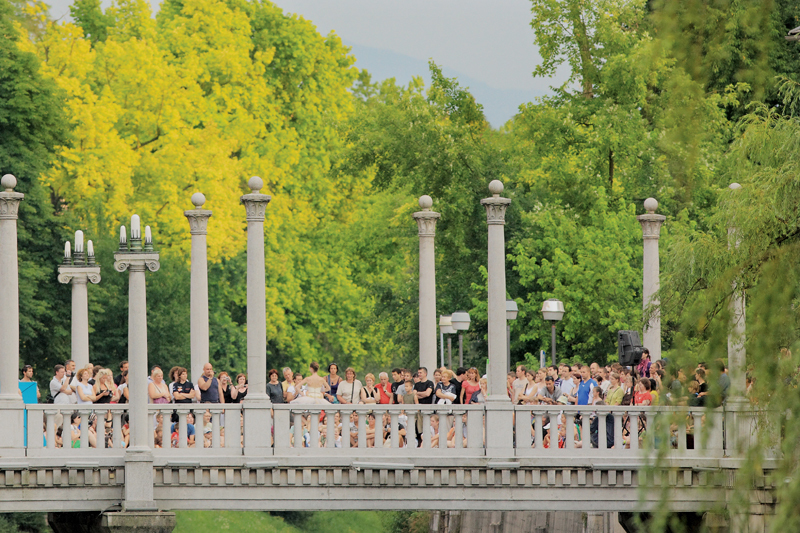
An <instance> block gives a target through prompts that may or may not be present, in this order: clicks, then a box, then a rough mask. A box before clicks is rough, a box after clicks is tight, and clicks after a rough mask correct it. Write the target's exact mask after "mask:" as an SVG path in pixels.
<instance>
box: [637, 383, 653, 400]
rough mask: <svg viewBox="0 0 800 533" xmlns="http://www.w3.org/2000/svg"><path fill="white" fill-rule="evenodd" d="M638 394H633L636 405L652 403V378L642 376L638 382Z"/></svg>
mask: <svg viewBox="0 0 800 533" xmlns="http://www.w3.org/2000/svg"><path fill="white" fill-rule="evenodd" d="M636 387H637V389H636V394H634V395H633V402H634V404H636V405H652V404H653V396H652V395H651V394H650V380H649V379H647V378H642V379H640V380H639V382H638V383H637V384H636Z"/></svg>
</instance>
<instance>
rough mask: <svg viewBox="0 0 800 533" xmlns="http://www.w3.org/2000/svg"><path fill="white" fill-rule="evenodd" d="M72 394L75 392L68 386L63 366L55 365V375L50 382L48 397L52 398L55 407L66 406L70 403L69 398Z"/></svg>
mask: <svg viewBox="0 0 800 533" xmlns="http://www.w3.org/2000/svg"><path fill="white" fill-rule="evenodd" d="M73 394H75V392H74V391H73V390H72V387H70V386H69V378H67V370H66V368H65V367H64V365H56V366H55V375H54V376H53V379H52V380H50V397H51V398H53V403H54V404H56V405H68V404H70V403H72V401H71V400H70V396H72V395H73Z"/></svg>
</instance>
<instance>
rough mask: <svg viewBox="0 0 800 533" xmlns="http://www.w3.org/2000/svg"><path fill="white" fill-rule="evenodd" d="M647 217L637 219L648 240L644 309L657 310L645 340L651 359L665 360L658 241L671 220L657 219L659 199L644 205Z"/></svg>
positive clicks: (645, 263)
mask: <svg viewBox="0 0 800 533" xmlns="http://www.w3.org/2000/svg"><path fill="white" fill-rule="evenodd" d="M644 208H645V210H647V213H646V214H644V215H639V216H637V217H636V219H637V220H638V221H639V224H641V225H642V238H643V240H644V261H643V267H642V308H643V309H644V310H645V311H646V310H647V308H648V307H650V306H653V312H652V313H651V315H650V320H649V321H648V322H647V326H646V327H645V328H644V332H643V333H644V338H643V339H642V341H643V343H644V346H645V348H647V349H648V350H650V359H651V360H652V361H656V360H658V359H661V311H660V310H659V308H658V306H659V303H660V302H659V301H658V298H657V297H656V293H657V292H658V288H659V285H660V284H659V260H658V239H659V237H660V236H661V225H662V224H663V223H664V221H665V220H666V219H667V217H665V216H664V215H656V209H658V202H657V201H656V199H655V198H648V199H647V200H645V201H644Z"/></svg>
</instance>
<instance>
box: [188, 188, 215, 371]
mask: <svg viewBox="0 0 800 533" xmlns="http://www.w3.org/2000/svg"><path fill="white" fill-rule="evenodd" d="M192 203H193V204H194V209H190V210H189V211H184V212H183V215H184V216H185V217H186V218H187V219H188V220H189V231H190V232H191V234H192V278H191V291H192V292H191V313H190V319H189V320H190V325H189V331H190V348H191V363H192V364H191V374H190V379H191V381H192V382H193V383H197V380H198V379H200V376H201V375H202V374H203V366H204V365H205V364H206V363H208V350H209V349H208V253H207V250H208V247H207V244H206V234H207V233H208V231H207V228H208V219H209V218H210V217H211V211H209V210H208V209H202V207H203V204H205V203H206V197H205V196H204V195H203V193H201V192H196V193H194V194H193V195H192Z"/></svg>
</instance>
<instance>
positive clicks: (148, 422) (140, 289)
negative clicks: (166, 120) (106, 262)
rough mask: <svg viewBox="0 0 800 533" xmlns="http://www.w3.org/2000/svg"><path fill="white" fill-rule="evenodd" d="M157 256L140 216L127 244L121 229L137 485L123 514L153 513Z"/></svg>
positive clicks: (129, 456) (129, 489)
mask: <svg viewBox="0 0 800 533" xmlns="http://www.w3.org/2000/svg"><path fill="white" fill-rule="evenodd" d="M160 266H161V265H160V263H159V254H158V252H156V251H155V250H153V238H152V236H151V233H150V226H146V227H145V228H144V241H143V240H142V231H141V222H140V220H139V215H133V216H132V217H131V233H130V240H128V234H127V232H126V229H125V226H122V227H120V232H119V250H117V252H116V253H114V269H115V270H116V271H117V272H125V271H127V272H128V390H129V391H130V404H129V405H130V409H129V413H130V428H131V431H130V446H129V447H128V448H127V449H126V450H125V478H126V479H127V480H131V479H135V480H136V483H134V484H133V485H128V486H126V488H125V501H124V503H123V507H124V509H125V510H126V511H152V510H155V509H156V508H157V506H156V502H155V499H154V497H153V454H152V451H151V450H150V446H151V443H152V439H153V424H152V419H151V418H150V417H149V416H148V414H147V374H148V372H147V370H148V368H147V287H146V283H145V272H147V271H148V270H149V271H150V272H156V271H157V270H158V269H159V267H160Z"/></svg>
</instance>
